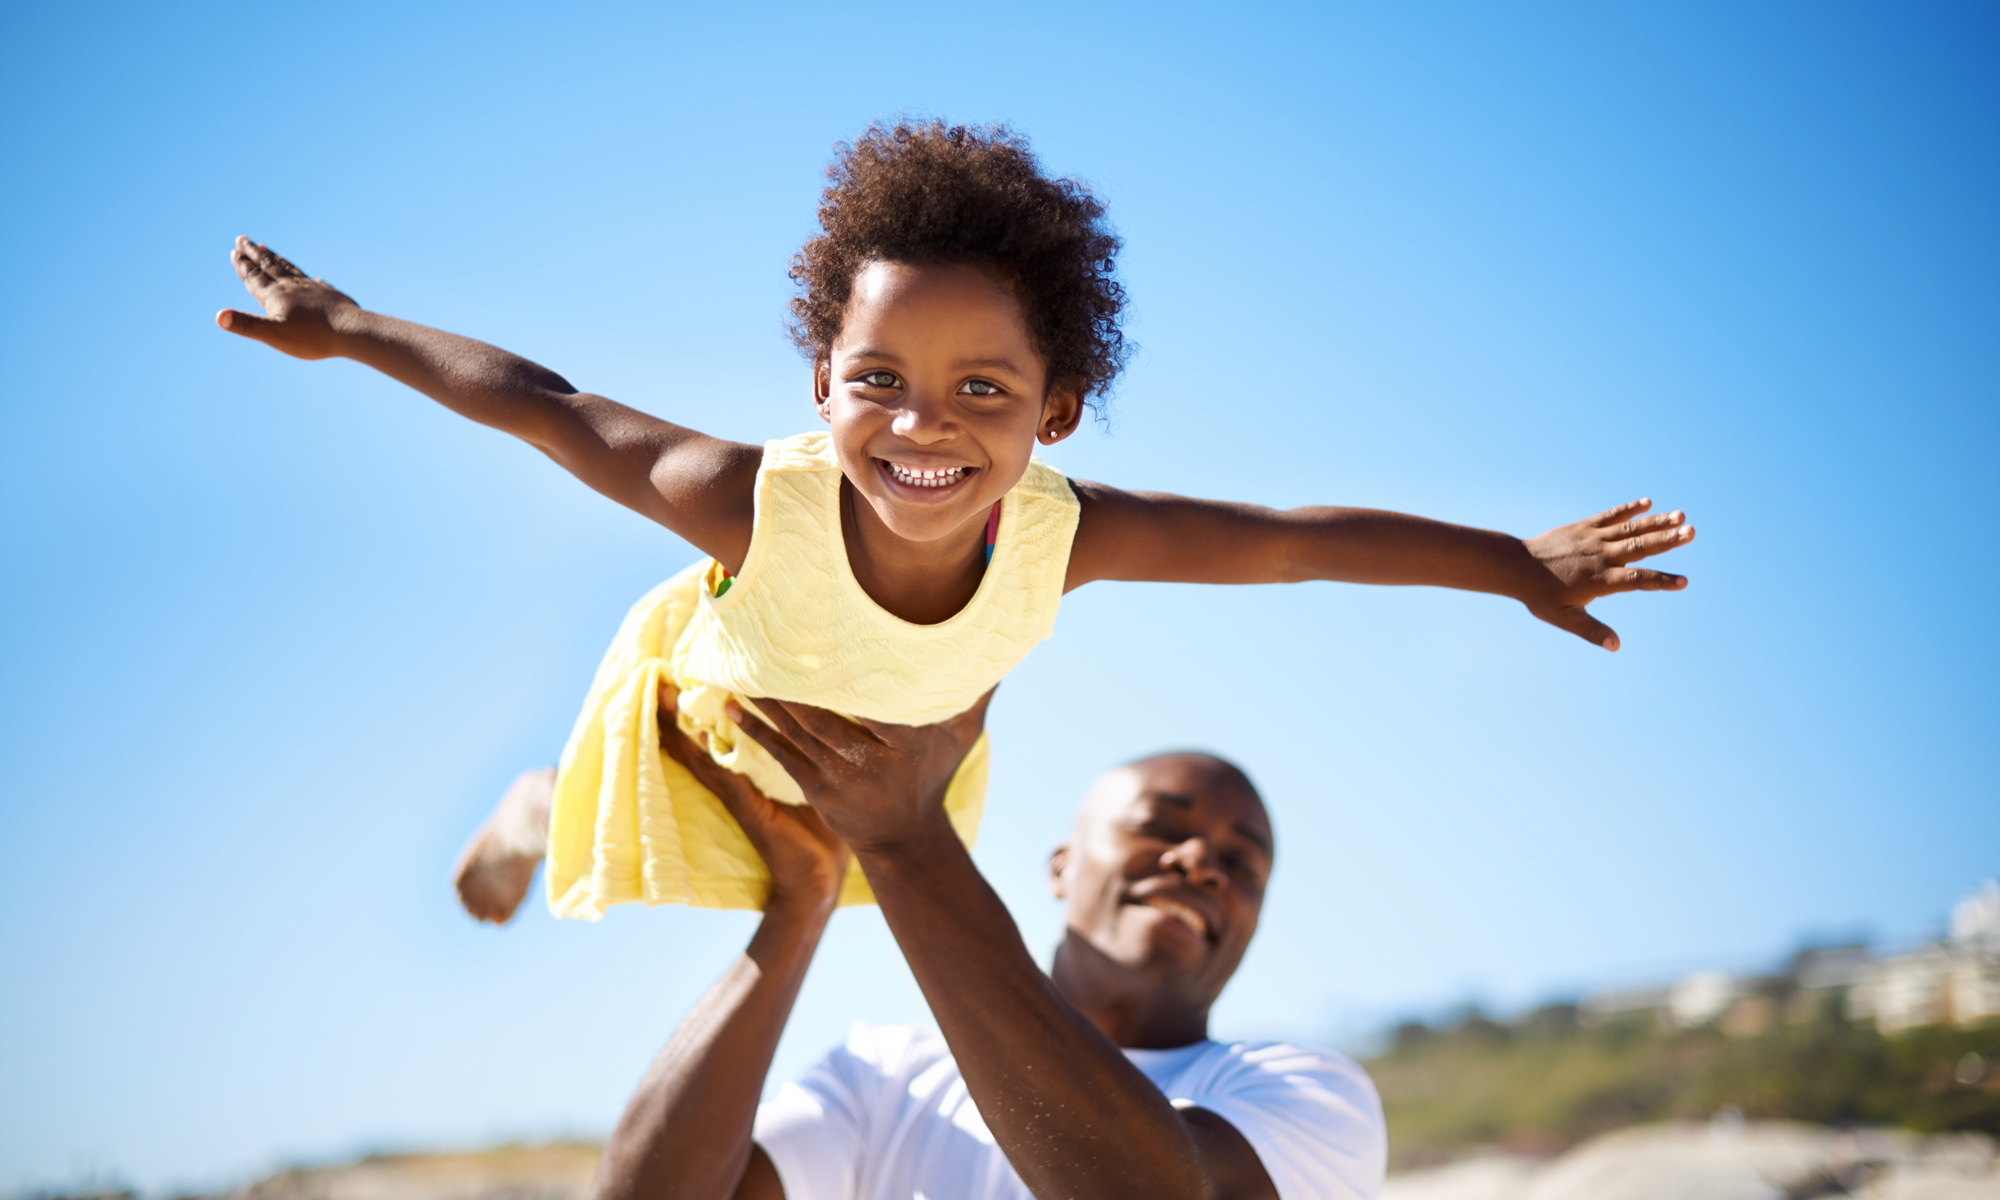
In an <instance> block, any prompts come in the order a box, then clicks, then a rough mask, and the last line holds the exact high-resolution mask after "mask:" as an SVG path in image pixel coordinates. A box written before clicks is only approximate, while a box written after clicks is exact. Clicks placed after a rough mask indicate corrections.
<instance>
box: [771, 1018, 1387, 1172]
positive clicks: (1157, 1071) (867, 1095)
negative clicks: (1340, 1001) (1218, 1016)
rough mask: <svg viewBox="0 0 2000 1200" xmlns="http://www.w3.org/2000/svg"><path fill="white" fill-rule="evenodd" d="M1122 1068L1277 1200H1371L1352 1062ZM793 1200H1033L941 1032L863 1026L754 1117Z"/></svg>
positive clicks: (1371, 1144) (1194, 1053)
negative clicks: (1250, 1166)
mask: <svg viewBox="0 0 2000 1200" xmlns="http://www.w3.org/2000/svg"><path fill="white" fill-rule="evenodd" d="M1125 1057H1127V1058H1129V1059H1131V1060H1132V1064H1133V1065H1134V1066H1136V1067H1138V1068H1139V1069H1140V1070H1141V1071H1143V1072H1145V1075H1146V1078H1148V1079H1150V1080H1152V1081H1153V1084H1154V1085H1155V1086H1156V1087H1158V1088H1159V1089H1160V1091H1161V1092H1163V1093H1164V1094H1165V1095H1166V1097H1167V1099H1169V1100H1171V1101H1173V1103H1174V1106H1175V1107H1177V1108H1204V1109H1207V1110H1208V1111H1209V1112H1212V1113H1214V1114H1215V1115H1216V1116H1219V1117H1221V1118H1222V1119H1223V1120H1225V1121H1228V1122H1229V1123H1230V1124H1231V1125H1233V1126H1235V1128H1236V1130H1237V1131H1238V1132H1239V1133H1241V1134H1242V1135H1243V1136H1244V1137H1245V1138H1246V1139H1248V1140H1249V1142H1250V1146H1251V1148H1252V1149H1254V1150H1256V1152H1257V1157H1258V1159H1260V1160H1261V1161H1262V1162H1263V1164H1264V1170H1265V1172H1266V1173H1267V1174H1269V1175H1270V1177H1271V1182H1272V1183H1274V1184H1276V1185H1277V1188H1278V1195H1279V1196H1280V1197H1282V1198H1283V1200H1369V1198H1372V1197H1374V1196H1376V1195H1377V1194H1379V1193H1380V1192H1381V1190H1382V1173H1383V1169H1384V1166H1385V1164H1386V1158H1387V1153H1388V1138H1387V1134H1386V1132H1385V1128H1384V1126H1383V1123H1382V1103H1381V1101H1380V1100H1379V1099H1378V1098H1377V1097H1376V1095H1375V1085H1374V1084H1373V1083H1371V1082H1370V1081H1369V1079H1368V1074H1367V1072H1365V1071H1363V1070H1362V1069H1361V1068H1360V1067H1359V1066H1358V1065H1356V1064H1355V1063H1354V1062H1353V1061H1352V1060H1350V1059H1348V1058H1346V1057H1344V1056H1342V1055H1339V1054H1334V1053H1332V1052H1330V1051H1326V1050H1315V1049H1312V1048H1311V1047H1307V1046H1294V1045H1289V1044H1286V1043H1284V1042H1234V1043H1225V1042H1196V1043H1195V1044H1194V1045H1192V1046H1181V1047H1179V1048H1177V1049H1173V1050H1127V1051H1125ZM756 1140H757V1144H758V1145H760V1146H762V1147H763V1148H764V1153H766V1154H767V1155H769V1156H770V1158H771V1162H772V1163H773V1164H774V1165H775V1166H776V1167H777V1168H778V1178H779V1179H780V1180H782V1181H783V1182H784V1185H785V1198H786V1200H1033V1197H1032V1195H1031V1194H1030V1193H1029V1191H1028V1189H1027V1188H1026V1187H1024V1186H1023V1185H1022V1183H1021V1180H1020V1177H1019V1176H1017V1175H1015V1174H1014V1168H1013V1166H1012V1165H1011V1164H1009V1163H1008V1161H1007V1156H1006V1155H1005V1154H1004V1153H1002V1152H1001V1150H1000V1147H999V1146H998V1145H997V1144H996V1143H995V1142H994V1140H993V1135H992V1134H991V1133H989V1132H988V1131H987V1129H986V1122H985V1121H984V1120H982V1119H981V1118H980V1116H979V1109H978V1108H976V1107H975V1106H974V1105H973V1103H972V1097H971V1096H970V1095H969V1094H967V1092H966V1090H965V1080H964V1079H963V1078H961V1077H960V1075H959V1073H958V1064H957V1063H956V1062H954V1061H953V1060H952V1057H951V1050H950V1048H949V1047H948V1046H946V1045H945V1041H944V1038H943V1037H941V1036H939V1035H938V1034H937V1033H936V1032H935V1031H932V1030H927V1029H918V1028H915V1027H912V1026H904V1025H884V1026H875V1025H863V1024H856V1025H855V1026H854V1028H853V1029H851V1030H849V1031H848V1035H847V1043H846V1044H845V1045H843V1046H840V1047H838V1048H836V1049H835V1050H834V1051H833V1052H832V1053H830V1054H828V1055H827V1056H826V1057H825V1058H824V1059H821V1060H820V1062H819V1064H818V1065H817V1066H815V1067H813V1068H812V1070H810V1071H808V1072H806V1074H805V1077H804V1078H802V1079H800V1080H799V1081H798V1082H796V1083H787V1084H785V1085H784V1086H783V1087H782V1088H780V1089H779V1091H778V1094H777V1095H776V1096H774V1097H772V1098H771V1100H769V1101H768V1102H766V1103H765V1104H763V1105H762V1106H760V1107H759V1108H758V1109H757V1125H756Z"/></svg>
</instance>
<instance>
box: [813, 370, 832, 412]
mask: <svg viewBox="0 0 2000 1200" xmlns="http://www.w3.org/2000/svg"><path fill="white" fill-rule="evenodd" d="M813 408H815V409H817V410H818V412H819V419H820V420H822V421H825V422H826V423H827V424H829V425H831V424H833V364H832V363H831V362H828V361H827V360H826V359H823V358H822V359H820V360H819V361H818V362H816V363H814V364H813Z"/></svg>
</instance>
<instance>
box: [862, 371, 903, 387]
mask: <svg viewBox="0 0 2000 1200" xmlns="http://www.w3.org/2000/svg"><path fill="white" fill-rule="evenodd" d="M861 382H863V383H865V384H867V385H868V386H869V387H878V388H892V387H895V386H896V374H895V372H893V371H870V372H868V373H867V374H866V375H863V376H862V377H861Z"/></svg>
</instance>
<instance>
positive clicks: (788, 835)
mask: <svg viewBox="0 0 2000 1200" xmlns="http://www.w3.org/2000/svg"><path fill="white" fill-rule="evenodd" d="M674 700H675V693H674V689H673V685H672V684H668V683H662V684H661V685H660V749H661V750H663V751H665V752H666V754H667V756H668V757H669V758H671V759H673V760H674V761H675V762H677V763H679V764H680V765H682V766H683V767H686V768H687V770H688V774H690V775H693V776H694V777H695V781H696V782H698V783H700V784H701V786H703V787H705V788H707V789H708V790H709V791H711V792H714V793H715V797H716V799H718V800H720V801H722V806H723V807H724V808H726V809H728V810H729V815H730V816H732V817H735V818H736V824H737V825H739V826H741V827H742V829H743V836H745V837H747V838H749V839H750V845H751V847H752V848H753V849H755V850H756V851H757V855H758V857H759V858H762V859H763V860H764V866H765V867H767V868H769V870H770V872H771V896H770V898H769V900H767V901H766V902H765V907H766V909H767V910H768V909H769V908H771V907H774V906H776V905H779V904H781V903H786V902H793V901H796V902H797V903H799V904H801V905H803V906H804V907H806V908H826V909H831V908H832V907H833V904H834V901H835V900H837V899H838V898H839V896H840V883H841V880H842V879H843V878H844V877H845V876H846V874H847V859H848V857H849V856H848V851H847V845H846V843H844V842H842V841H841V840H840V839H839V838H837V837H835V836H834V835H833V831H832V830H830V829H828V828H827V827H826V822H825V821H824V820H822V819H821V818H820V815H819V813H817V812H815V811H814V810H813V809H811V808H801V807H798V806H795V805H791V804H779V803H777V802H776V801H774V800H772V799H771V798H770V797H769V796H766V795H765V794H764V793H762V792H760V791H758V790H757V789H756V788H755V787H753V786H751V783H750V781H749V780H747V779H745V778H743V776H741V775H738V774H737V773H736V772H734V771H731V770H728V769H726V768H724V767H722V766H719V765H717V763H716V761H715V760H714V759H713V758H710V757H709V755H708V752H707V751H706V750H705V749H703V748H702V747H701V746H700V745H698V744H696V743H695V741H694V740H693V739H692V738H690V737H688V735H687V734H685V733H682V732H681V729H680V726H679V725H676V724H675V723H674V711H675V710H674ZM815 711H817V710H815ZM750 723H752V724H755V723H756V719H755V718H751V722H750Z"/></svg>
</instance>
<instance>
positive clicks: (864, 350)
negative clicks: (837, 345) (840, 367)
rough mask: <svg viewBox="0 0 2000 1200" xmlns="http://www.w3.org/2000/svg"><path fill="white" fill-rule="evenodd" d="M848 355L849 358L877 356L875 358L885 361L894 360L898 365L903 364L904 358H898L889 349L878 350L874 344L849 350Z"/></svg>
mask: <svg viewBox="0 0 2000 1200" xmlns="http://www.w3.org/2000/svg"><path fill="white" fill-rule="evenodd" d="M847 355H848V357H849V358H875V359H880V360H882V361H883V362H892V363H896V364H898V365H901V363H902V361H903V360H902V359H900V358H897V357H896V356H895V355H893V354H891V353H889V352H888V351H887V350H877V349H876V348H875V347H873V346H861V347H859V348H857V349H854V350H850V351H848V352H847Z"/></svg>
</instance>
